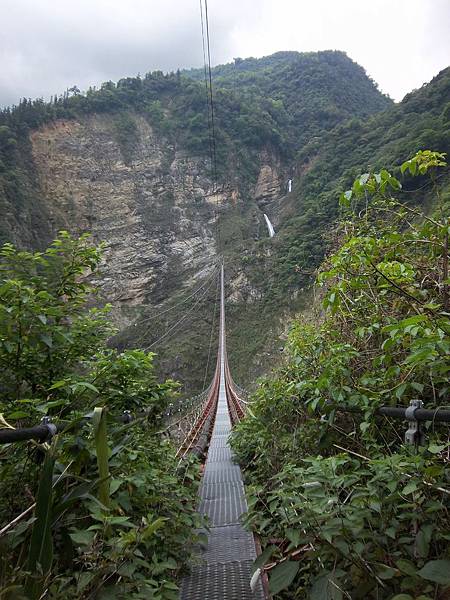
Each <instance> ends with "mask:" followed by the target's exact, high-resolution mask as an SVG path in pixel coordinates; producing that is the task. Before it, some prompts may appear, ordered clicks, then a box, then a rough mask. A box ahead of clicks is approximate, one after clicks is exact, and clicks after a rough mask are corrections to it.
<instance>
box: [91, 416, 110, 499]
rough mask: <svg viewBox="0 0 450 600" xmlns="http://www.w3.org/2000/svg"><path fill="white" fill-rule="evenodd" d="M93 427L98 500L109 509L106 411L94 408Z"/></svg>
mask: <svg viewBox="0 0 450 600" xmlns="http://www.w3.org/2000/svg"><path fill="white" fill-rule="evenodd" d="M92 424H93V426H94V437H95V450H96V454H97V466H98V475H99V479H100V483H99V486H98V499H99V500H100V502H101V503H102V504H103V505H104V506H106V507H109V465H108V459H109V446H108V435H107V430H106V409H105V408H100V407H96V408H94V414H93V417H92Z"/></svg>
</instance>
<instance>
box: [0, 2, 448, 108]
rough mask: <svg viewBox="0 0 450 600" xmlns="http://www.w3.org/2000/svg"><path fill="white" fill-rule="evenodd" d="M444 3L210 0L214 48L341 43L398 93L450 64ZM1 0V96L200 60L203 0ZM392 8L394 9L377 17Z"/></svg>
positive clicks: (218, 51) (220, 53)
mask: <svg viewBox="0 0 450 600" xmlns="http://www.w3.org/2000/svg"><path fill="white" fill-rule="evenodd" d="M446 5H447V0H436V2H435V3H433V5H432V4H431V3H430V4H427V3H424V2H423V0H397V1H396V3H394V4H393V3H392V2H390V1H389V2H388V0H372V2H371V3H370V6H369V5H367V6H366V4H365V3H364V4H363V3H361V1H360V0H342V2H341V3H339V5H337V3H336V2H335V0H315V2H314V3H313V4H310V3H307V2H306V1H305V0H227V1H226V2H224V1H223V0H209V13H210V15H209V16H210V31H211V42H212V58H213V62H214V63H215V64H217V63H221V62H226V61H229V60H231V59H232V57H233V56H249V55H253V56H262V55H265V54H270V53H272V52H274V51H276V50H298V51H307V50H317V49H319V48H320V49H327V48H335V49H342V50H346V51H347V52H348V54H349V55H350V56H351V57H352V58H353V59H354V60H356V61H357V62H359V63H360V64H362V65H363V66H364V67H365V68H367V70H368V71H369V72H370V73H371V74H372V75H373V76H374V77H375V79H377V80H378V81H379V83H380V84H381V87H382V88H383V89H384V91H386V92H388V93H390V94H391V95H393V96H394V97H395V98H397V99H399V98H400V97H401V96H402V95H403V94H404V93H406V92H407V91H409V90H410V89H411V88H413V87H417V86H418V85H420V84H421V83H422V82H423V81H426V80H428V79H430V78H431V77H432V76H433V75H434V74H436V73H437V71H438V70H439V69H441V68H443V67H444V66H446V64H445V57H448V54H449V52H448V51H449V48H448V41H446V37H445V35H444V34H443V32H444V31H445V26H444V24H443V23H445V21H446V18H445V14H448V13H446V12H445V8H446ZM1 7H2V21H3V22H2V36H1V38H0V61H1V65H2V68H1V71H0V105H8V104H12V103H17V102H18V100H19V99H20V98H21V97H23V96H25V97H32V98H33V97H40V96H43V97H44V98H49V97H50V95H52V94H54V93H61V92H63V91H64V90H65V89H66V88H67V87H71V86H72V85H78V87H80V88H81V89H87V88H88V87H89V86H90V85H99V84H100V83H102V82H103V81H106V80H110V79H111V80H117V79H119V78H121V77H125V76H133V75H136V74H137V73H141V74H143V73H145V72H147V71H151V70H155V69H161V70H163V71H170V70H176V69H177V68H186V67H192V66H201V64H202V46H201V34H200V16H199V0H166V1H165V2H163V1H161V0H159V1H156V0H128V1H126V0H77V1H76V2H74V1H73V0H59V1H58V0H1ZM389 7H391V8H389ZM388 8H389V11H390V19H389V20H388V21H387V20H386V19H384V18H383V19H381V20H380V21H377V20H376V17H377V15H378V14H379V15H383V14H384V13H385V12H386V10H388ZM433 9H434V10H433ZM377 11H378V12H377ZM405 11H406V12H405ZM365 15H367V19H366V18H365ZM403 15H408V22H407V27H405V26H404V25H405V23H404V20H403V21H402V16H403ZM369 20H370V25H367V24H366V23H368V22H369ZM386 23H389V24H390V25H389V30H388V31H387V32H386V33H384V34H383V27H386ZM395 23H397V27H394V24H395ZM402 26H403V28H402ZM436 36H438V37H439V36H440V37H441V43H435V42H436ZM431 40H432V42H433V43H431ZM406 59H408V61H409V62H410V65H409V66H405V67H403V68H402V65H404V64H405V62H406Z"/></svg>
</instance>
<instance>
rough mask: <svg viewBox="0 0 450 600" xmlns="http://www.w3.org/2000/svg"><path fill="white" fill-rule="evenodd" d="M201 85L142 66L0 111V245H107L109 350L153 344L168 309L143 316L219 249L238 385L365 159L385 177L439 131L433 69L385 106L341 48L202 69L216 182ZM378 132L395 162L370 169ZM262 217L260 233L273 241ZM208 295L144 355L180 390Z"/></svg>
mask: <svg viewBox="0 0 450 600" xmlns="http://www.w3.org/2000/svg"><path fill="white" fill-rule="evenodd" d="M200 77H201V73H200V71H198V70H197V71H195V70H193V71H189V72H184V73H172V74H166V75H165V74H163V73H162V72H154V73H149V74H147V75H145V76H144V77H142V78H141V77H134V78H125V79H122V80H120V81H119V82H117V84H114V83H112V82H107V83H105V84H103V85H102V86H101V88H100V89H98V90H96V89H90V90H88V92H87V93H86V94H81V93H79V91H78V90H77V89H76V88H73V89H72V90H71V91H68V92H66V93H65V94H64V95H63V96H61V97H58V96H55V97H54V98H53V99H52V101H51V102H49V103H46V102H43V101H42V100H37V101H34V102H33V101H30V100H23V101H22V102H21V103H20V104H19V106H17V107H15V108H13V109H6V110H4V111H3V112H2V113H1V116H0V204H1V209H2V214H3V215H4V218H3V219H2V222H1V224H0V237H1V239H2V240H3V241H6V240H10V241H13V242H15V243H17V244H18V245H19V246H29V247H30V246H31V247H40V246H42V245H44V244H45V243H46V242H47V241H48V240H49V239H50V238H51V237H52V236H53V235H54V234H55V232H56V231H57V230H58V229H59V228H61V227H64V228H66V229H68V230H70V231H73V232H76V233H77V232H83V231H91V232H92V233H93V235H94V239H95V240H98V241H101V240H104V241H106V243H107V250H106V264H105V266H104V267H103V277H102V278H100V279H99V283H100V286H101V290H102V292H103V295H104V297H105V298H106V299H108V300H110V301H112V304H113V308H114V314H115V318H116V322H117V323H118V325H119V328H120V330H121V332H120V334H119V336H118V337H117V339H116V343H118V344H119V345H120V346H121V347H124V346H125V347H127V346H136V345H138V346H146V347H147V346H149V345H151V344H153V343H154V342H155V341H156V340H157V339H158V338H160V337H161V336H164V333H165V331H166V330H167V328H168V327H170V326H171V325H172V323H173V321H176V320H177V318H179V317H180V316H181V315H180V314H179V313H176V311H174V313H169V315H164V318H162V319H159V318H157V317H153V315H154V314H155V311H157V312H159V311H160V310H164V309H165V308H166V307H167V306H170V305H171V304H172V303H174V302H176V301H178V300H180V299H183V298H184V297H185V296H187V295H188V294H189V292H190V291H191V290H193V289H194V288H195V287H197V286H198V285H199V284H200V282H202V281H203V280H204V277H205V276H207V274H208V273H209V272H210V269H211V268H212V266H213V263H214V260H215V257H216V256H217V254H218V253H219V252H220V251H222V252H224V253H225V255H226V261H227V269H228V277H229V281H230V287H229V292H230V304H229V320H228V325H229V337H230V357H231V361H232V366H233V367H234V368H235V369H236V370H237V380H247V381H248V380H251V379H252V378H253V374H254V372H261V369H264V364H263V363H261V364H259V363H258V361H256V365H257V366H256V370H255V371H253V370H252V368H250V366H251V364H252V363H254V362H255V361H254V357H255V356H257V354H258V353H259V352H261V351H263V350H264V355H265V356H266V362H267V360H271V358H270V357H269V359H267V354H266V353H267V352H269V353H270V351H271V350H270V347H269V340H270V338H274V337H275V333H276V332H277V331H278V330H279V323H280V317H282V316H283V317H284V316H285V315H287V314H290V313H292V311H294V310H297V308H298V307H299V306H301V301H302V297H301V293H300V294H299V290H301V288H305V287H307V286H308V285H309V282H310V281H311V280H312V274H313V273H314V269H315V268H316V266H317V265H318V264H319V263H320V262H321V260H322V258H323V256H324V253H325V252H326V248H327V243H326V240H325V237H326V235H327V233H328V231H329V230H330V225H331V224H332V223H333V220H334V218H335V217H336V214H337V202H336V197H337V196H336V193H337V190H340V189H341V185H345V184H346V183H347V181H348V180H349V179H350V178H351V177H352V176H354V175H355V174H356V171H357V170H358V169H359V168H360V165H361V164H362V162H364V161H363V160H362V159H363V158H365V157H366V156H367V158H368V160H370V156H373V155H376V154H377V152H378V153H379V156H380V161H381V160H382V161H383V164H385V165H387V166H388V165H389V160H390V159H391V157H392V159H393V158H394V156H395V158H397V157H404V156H405V155H408V154H409V153H413V152H415V151H416V150H417V149H420V147H422V143H423V142H424V141H425V140H424V139H422V138H423V136H425V134H426V132H430V131H433V132H438V131H443V130H442V119H443V116H442V115H444V112H443V111H444V104H445V91H446V90H448V71H445V72H443V73H442V74H441V75H440V76H439V77H438V78H436V80H434V81H433V82H431V83H430V84H429V85H428V86H426V87H425V88H423V89H422V90H419V91H417V92H415V93H413V94H411V95H410V96H409V97H407V98H405V101H404V102H402V103H401V104H399V105H393V103H392V102H391V101H390V100H389V99H388V98H386V97H385V96H383V95H382V94H381V93H380V92H379V91H378V90H377V89H376V87H375V85H374V84H373V82H371V81H370V79H369V78H368V77H367V76H366V75H365V74H364V71H363V69H362V68H361V67H359V66H358V65H356V64H355V63H353V61H351V60H350V59H349V58H348V57H346V56H345V55H344V54H343V53H340V52H319V53H306V54H298V53H289V52H288V53H284V52H282V53H277V54H275V55H273V56H271V57H266V58H264V59H246V60H242V61H241V60H239V59H237V60H235V62H234V64H232V65H224V66H220V67H216V68H215V69H213V81H214V98H215V108H216V134H217V140H216V148H217V167H218V173H217V174H218V183H219V188H218V189H214V184H213V181H212V168H211V163H210V160H209V131H208V118H207V112H206V99H205V88H204V83H203V82H202V81H201V80H200ZM409 109H411V110H409ZM373 113H376V114H375V115H374V116H370V115H372V114H373ZM402 120H404V121H405V126H404V127H403V129H402V125H401V124H402ZM374 124H375V125H376V128H378V131H379V134H375V135H374V134H373V127H374ZM396 128H397V130H396ZM389 132H390V133H389ZM363 133H364V135H363ZM387 133H389V135H392V136H393V138H395V140H396V141H392V144H394V145H395V144H397V145H399V144H400V145H402V151H401V152H395V154H394V152H393V150H394V149H393V148H392V154H390V153H389V156H388V157H387V160H383V157H384V152H385V150H384V148H385V146H386V144H385V139H384V138H385V135H386V134H387ZM427 135H428V134H427ZM421 136H422V138H421ZM368 137H369V138H370V139H369V140H367V138H368ZM426 145H429V144H426ZM434 146H435V145H434ZM435 148H436V149H437V150H445V148H442V147H440V146H439V145H438V146H437V147H436V146H435ZM289 178H293V180H294V188H293V192H292V194H286V184H287V180H288V179H289ZM216 207H218V208H219V222H220V230H221V248H217V247H216V243H215V210H216ZM263 211H264V212H267V213H268V214H269V216H270V217H271V218H272V220H273V221H274V222H275V224H276V229H277V235H276V237H275V238H272V239H271V240H269V239H268V238H267V237H266V230H265V224H264V220H263V218H262V216H263V214H262V213H263ZM214 293H215V290H214V289H213V288H211V289H209V288H208V290H207V293H206V294H205V298H204V301H203V302H202V304H200V306H197V307H195V310H193V311H192V313H191V314H190V316H189V319H187V320H186V321H185V323H184V325H183V327H182V328H181V330H180V331H178V332H177V336H176V337H175V338H174V337H173V336H169V337H168V338H165V339H163V340H162V341H161V342H160V343H158V345H157V347H156V348H155V349H156V350H157V351H158V353H159V354H160V356H161V362H162V365H163V367H164V371H165V372H166V373H167V374H170V375H172V376H174V377H176V378H178V379H181V380H183V381H185V382H187V383H188V385H189V380H191V384H192V387H193V388H196V387H197V388H198V386H199V385H200V384H201V382H202V381H203V367H202V365H204V364H205V363H206V358H207V351H208V349H207V348H206V344H205V342H204V341H205V339H206V338H207V337H208V335H209V328H210V326H211V324H212V322H211V313H212V309H213V304H214ZM183 308H186V309H190V305H189V304H188V305H186V306H184V307H183ZM174 314H176V316H175V317H174V316H173V315H174ZM169 317H170V318H169ZM261 318H264V319H265V321H266V322H267V323H269V326H268V327H265V328H262V327H261ZM143 320H144V321H143ZM143 323H145V327H142V324H143ZM242 339H245V342H246V343H245V344H244V343H241V341H242ZM272 343H273V341H272ZM193 349H194V352H192V350H193Z"/></svg>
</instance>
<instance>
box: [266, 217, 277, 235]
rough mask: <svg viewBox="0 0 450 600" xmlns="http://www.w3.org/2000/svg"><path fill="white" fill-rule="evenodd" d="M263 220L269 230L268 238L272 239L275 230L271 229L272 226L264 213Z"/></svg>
mask: <svg viewBox="0 0 450 600" xmlns="http://www.w3.org/2000/svg"><path fill="white" fill-rule="evenodd" d="M264 218H265V220H266V225H267V229H268V230H269V236H270V237H273V236H274V235H275V229H274V228H273V225H272V223H271V222H270V219H269V217H268V216H267V215H266V213H264Z"/></svg>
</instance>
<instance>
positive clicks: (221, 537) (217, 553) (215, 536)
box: [202, 525, 256, 564]
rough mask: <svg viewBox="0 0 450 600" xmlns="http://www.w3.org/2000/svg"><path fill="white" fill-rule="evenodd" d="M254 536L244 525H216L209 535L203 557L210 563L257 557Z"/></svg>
mask: <svg viewBox="0 0 450 600" xmlns="http://www.w3.org/2000/svg"><path fill="white" fill-rule="evenodd" d="M255 557H256V553H255V543H254V541H253V536H252V534H251V533H248V532H246V531H244V530H243V529H242V527H239V526H236V525H234V526H233V525H231V526H228V527H214V528H213V529H211V530H210V533H209V536H208V545H207V547H206V550H205V551H204V552H203V554H202V559H203V560H204V561H205V562H206V563H208V564H214V563H227V562H239V561H241V560H249V558H255Z"/></svg>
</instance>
